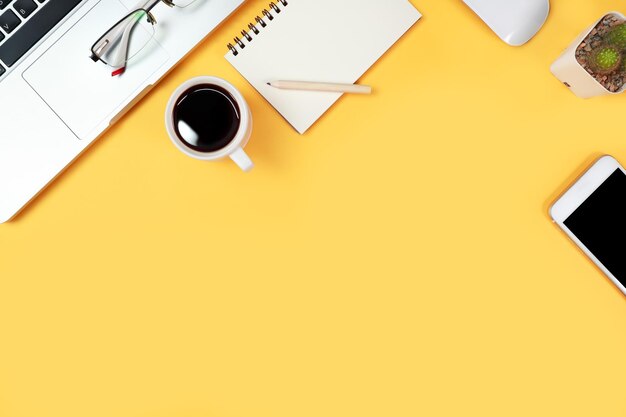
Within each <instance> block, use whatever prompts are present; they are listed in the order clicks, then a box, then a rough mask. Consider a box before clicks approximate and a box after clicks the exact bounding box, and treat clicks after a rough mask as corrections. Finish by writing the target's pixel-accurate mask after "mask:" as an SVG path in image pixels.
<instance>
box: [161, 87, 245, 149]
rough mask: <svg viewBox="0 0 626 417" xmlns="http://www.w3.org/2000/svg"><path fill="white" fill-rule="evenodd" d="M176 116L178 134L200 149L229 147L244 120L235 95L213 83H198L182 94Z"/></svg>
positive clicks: (192, 147) (177, 104)
mask: <svg viewBox="0 0 626 417" xmlns="http://www.w3.org/2000/svg"><path fill="white" fill-rule="evenodd" d="M173 116H174V129H175V130H176V134H177V135H178V138H179V139H180V140H181V141H182V142H183V143H184V144H185V145H187V146H188V147H190V148H191V149H193V150H195V151H198V152H215V151H218V150H220V149H222V148H224V147H226V146H227V145H228V144H229V143H230V142H231V141H232V140H233V139H234V138H235V136H236V135H237V131H239V125H240V123H241V115H240V111H239V106H238V105H237V102H236V101H235V99H234V98H233V97H232V96H231V95H230V93H228V91H226V90H224V89H223V88H221V87H218V86H216V85H212V84H200V85H195V86H193V87H191V88H190V89H189V90H187V91H185V92H184V93H183V94H181V96H180V97H179V98H178V100H177V101H176V104H175V106H174V114H173Z"/></svg>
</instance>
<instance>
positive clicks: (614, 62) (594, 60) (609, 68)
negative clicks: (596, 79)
mask: <svg viewBox="0 0 626 417" xmlns="http://www.w3.org/2000/svg"><path fill="white" fill-rule="evenodd" d="M621 64H622V51H621V50H620V49H619V48H617V47H615V46H613V45H604V46H600V47H598V48H597V49H596V50H595V51H593V53H592V54H591V56H590V57H589V65H590V67H591V69H592V70H593V71H594V72H596V73H598V74H610V73H612V72H613V71H615V70H616V69H618V68H619V67H620V66H621Z"/></svg>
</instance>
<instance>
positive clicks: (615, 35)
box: [606, 23, 626, 50]
mask: <svg viewBox="0 0 626 417" xmlns="http://www.w3.org/2000/svg"><path fill="white" fill-rule="evenodd" d="M606 42H607V44H609V45H613V46H615V47H617V48H619V49H621V50H624V49H626V24H624V23H622V24H621V25H618V26H615V27H614V28H613V29H611V31H610V32H609V33H608V34H607V35H606Z"/></svg>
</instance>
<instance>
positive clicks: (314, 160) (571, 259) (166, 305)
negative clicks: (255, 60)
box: [0, 0, 626, 417]
mask: <svg viewBox="0 0 626 417" xmlns="http://www.w3.org/2000/svg"><path fill="white" fill-rule="evenodd" d="M266 3H267V1H263V0H254V1H249V2H248V3H247V4H246V5H244V7H243V8H242V9H241V10H240V11H238V12H237V13H236V15H235V16H234V17H232V18H231V19H230V20H229V21H228V22H226V24H224V25H223V26H222V27H221V28H220V29H219V30H218V31H217V32H216V33H215V34H214V35H212V36H211V37H210V38H209V39H208V40H207V41H206V42H205V43H204V44H202V45H201V46H200V47H199V48H198V49H197V50H196V51H195V52H194V53H193V54H191V55H190V56H189V58H188V59H186V60H185V62H184V63H183V64H182V65H180V66H179V67H178V68H177V69H175V70H174V71H173V72H172V73H171V74H170V75H169V76H168V77H167V78H166V79H165V80H164V82H163V83H162V84H161V85H160V86H159V87H158V88H156V89H155V90H154V91H153V92H152V93H151V94H150V95H149V96H148V97H146V98H145V99H144V100H143V101H142V102H141V103H140V104H139V105H138V106H137V107H136V108H135V109H134V110H132V111H131V112H130V113H129V114H128V115H127V116H126V117H125V118H124V119H123V120H122V121H121V122H120V123H119V124H117V125H116V126H115V127H114V128H112V129H111V130H110V131H109V132H108V133H107V134H106V135H105V136H104V137H103V138H102V139H100V140H99V141H98V142H97V143H96V144H95V145H94V146H93V147H92V148H91V149H90V150H88V151H87V152H86V153H85V154H84V155H83V156H82V157H81V158H80V159H79V160H78V161H77V162H76V163H75V164H74V166H73V167H71V168H70V169H69V170H68V171H66V173H65V174H63V175H62V176H61V177H60V178H59V179H58V180H57V181H56V182H55V183H54V184H53V185H52V186H50V187H49V188H48V189H47V191H45V192H44V193H43V194H42V195H41V196H40V197H39V198H38V199H37V200H36V201H34V202H33V203H32V204H31V205H30V206H29V208H27V209H26V210H24V211H23V212H22V214H21V215H19V217H17V218H16V219H15V221H13V222H11V223H9V224H5V225H2V226H0V416H1V417H111V416H116V417H131V416H132V417H171V416H177V417H382V416H399V417H403V416H406V417H408V416H481V417H485V416H494V417H495V416H498V417H501V416H523V417H527V416H550V417H554V416H568V417H574V416H581V417H583V416H584V417H589V416H605V417H617V416H620V417H623V416H625V415H626V401H625V396H626V355H625V352H626V297H624V296H622V295H621V294H620V293H619V292H618V291H617V290H615V289H614V288H613V287H612V286H611V284H610V283H609V282H608V281H607V280H606V279H605V278H604V277H603V276H602V275H601V273H600V272H599V271H598V270H597V269H596V268H595V267H594V266H593V265H592V264H591V263H590V262H589V261H588V260H587V259H586V258H585V257H584V256H583V255H582V254H581V253H579V251H578V250H577V249H576V248H575V247H574V246H573V245H572V244H571V243H570V242H569V241H568V240H567V239H566V237H565V236H564V235H563V234H561V233H560V232H559V230H558V229H557V228H556V227H555V226H554V225H553V224H552V223H551V222H550V221H549V219H548V216H547V208H548V205H549V203H550V202H551V200H552V199H553V198H554V197H555V196H556V195H557V194H558V192H559V191H561V190H562V189H563V187H564V186H565V185H566V184H567V183H568V181H570V180H571V179H573V178H574V176H575V175H576V174H577V173H579V172H580V170H581V169H582V168H583V167H584V166H585V165H586V164H588V163H590V162H591V161H592V160H593V159H594V158H596V157H597V156H599V155H601V154H603V153H609V154H612V155H614V156H615V157H617V158H618V159H621V161H622V162H624V163H626V139H624V134H623V127H622V126H621V120H622V119H623V115H624V109H625V108H626V107H625V105H626V96H617V97H608V98H599V99H593V100H589V101H584V100H580V99H578V98H576V97H575V96H573V95H572V94H571V93H570V92H569V91H567V89H566V88H565V87H563V86H562V85H561V84H560V83H559V82H558V81H557V80H556V79H554V78H553V76H552V75H551V74H550V72H549V65H550V63H551V62H552V60H553V59H554V58H556V57H557V56H558V55H559V53H560V52H561V51H562V50H563V48H564V47H565V46H566V45H567V44H568V43H569V42H570V41H572V40H573V39H574V38H575V36H576V35H578V33H579V32H580V31H582V30H583V29H584V28H585V27H586V26H588V25H589V24H591V22H593V21H594V20H595V19H596V18H598V17H599V16H600V15H601V14H602V13H604V12H605V11H608V10H613V9H619V8H620V7H621V8H622V11H624V7H625V6H626V2H624V1H622V0H619V1H618V0H613V1H609V0H552V12H551V16H550V18H549V20H548V22H547V24H546V26H545V28H544V29H543V30H542V31H541V33H540V34H539V35H538V36H537V37H536V38H535V39H534V40H532V41H531V42H530V43H529V44H528V45H526V46H524V47H521V48H512V47H509V46H506V45H505V44H504V43H502V42H501V41H500V40H499V39H497V38H496V36H495V35H493V34H492V33H491V32H490V31H489V30H488V29H487V28H486V27H485V26H484V25H483V24H482V23H481V21H480V20H479V19H478V18H477V17H475V16H474V15H473V13H472V12H471V11H470V10H469V9H468V8H466V7H465V6H464V5H463V4H461V2H460V1H459V0H421V1H417V0H415V1H414V4H415V5H416V6H417V7H418V8H419V9H420V10H421V11H422V12H423V13H424V18H423V19H422V20H421V21H420V22H419V23H418V24H417V25H416V26H415V27H414V28H413V29H412V30H411V31H410V33H409V34H408V35H407V36H406V37H404V38H403V39H402V40H401V41H400V42H399V44H398V45H397V46H396V47H395V48H394V49H393V50H392V51H391V52H390V53H389V54H387V55H386V56H385V57H384V59H382V60H381V61H380V62H379V63H378V64H377V65H376V66H375V67H374V68H373V69H372V70H371V71H369V72H368V73H367V74H366V75H365V77H363V79H362V82H364V83H367V84H371V85H373V86H374V87H375V89H376V93H375V94H374V95H373V96H371V97H356V96H351V97H345V98H343V99H342V100H341V101H340V102H339V103H338V105H336V106H335V107H334V108H333V109H332V110H331V111H330V112H329V113H328V114H327V115H326V116H325V117H324V118H323V119H322V120H321V121H320V122H319V123H317V124H316V125H315V126H314V127H313V128H312V130H310V132H309V133H308V134H306V135H305V136H300V135H298V134H297V133H296V132H295V131H294V130H292V128H291V127H289V126H288V124H287V123H286V122H285V121H284V120H283V119H282V118H281V117H280V116H279V115H278V114H277V113H275V111H274V110H273V109H272V108H271V107H270V105H269V104H268V103H266V102H265V101H264V100H263V99H262V98H261V97H260V96H259V95H258V94H257V93H256V92H255V91H254V90H253V89H252V88H251V87H250V86H249V85H248V84H247V82H246V81H245V80H244V79H243V78H242V77H241V76H239V74H238V73H237V72H236V71H235V70H234V69H233V68H232V67H231V66H230V65H229V64H228V63H227V62H226V60H225V59H224V58H223V55H224V54H225V52H226V50H225V44H226V43H227V42H228V41H229V40H230V38H231V37H232V36H233V35H234V34H236V33H238V32H239V30H240V29H242V28H243V27H245V26H246V24H247V22H248V21H249V20H250V18H251V17H253V16H254V15H256V12H257V11H259V9H260V8H262V7H264V6H266ZM382 3H384V2H381V4H382ZM197 75H216V76H220V77H224V78H226V79H228V80H230V81H231V82H233V83H234V84H235V85H236V86H237V87H239V88H240V89H241V90H242V92H243V93H244V95H245V96H246V98H247V99H248V100H249V102H250V105H251V107H252V111H253V114H254V118H255V122H256V126H255V128H256V129H255V132H254V136H253V138H252V141H251V143H250V145H249V147H248V150H249V153H250V155H251V156H252V157H253V159H254V160H255V162H256V163H257V167H256V169H255V170H254V171H253V172H252V173H250V174H248V175H246V174H243V173H242V172H240V171H238V169H237V168H236V167H235V166H234V164H232V163H231V162H228V161H225V162H219V163H203V162H199V161H195V160H192V159H189V158H187V157H185V156H183V155H182V154H181V153H180V152H178V151H177V150H175V148H174V147H173V146H172V144H171V143H170V142H169V140H168V139H167V137H166V134H165V131H164V128H163V122H162V118H163V112H164V106H165V104H166V101H167V99H168V97H169V95H170V93H171V92H172V91H173V90H174V88H175V87H176V86H178V85H179V84H180V83H182V82H183V81H184V80H186V79H188V78H191V77H194V76H197Z"/></svg>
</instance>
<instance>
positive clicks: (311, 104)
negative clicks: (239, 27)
mask: <svg viewBox="0 0 626 417" xmlns="http://www.w3.org/2000/svg"><path fill="white" fill-rule="evenodd" d="M275 3H276V5H277V6H278V7H279V8H280V13H276V11H275V10H273V9H272V8H268V11H269V12H270V13H271V14H272V16H273V19H272V20H269V18H268V17H267V16H264V15H263V14H259V16H260V17H261V18H263V20H264V22H265V23H266V26H265V27H262V25H261V24H260V23H258V22H257V23H256V24H255V26H256V27H257V28H258V31H259V33H258V34H255V33H254V32H253V31H252V30H250V31H249V34H250V36H251V38H252V40H248V39H246V38H245V37H242V39H241V42H243V44H244V45H245V46H244V47H243V48H241V46H240V45H238V44H237V43H234V44H233V45H234V47H235V49H236V50H237V54H236V55H235V53H233V52H232V51H230V52H229V53H228V54H227V55H226V59H228V61H229V62H230V63H231V64H232V65H233V66H234V67H235V68H236V69H237V71H239V72H240V73H241V74H242V75H243V76H244V77H245V78H246V79H247V80H248V81H249V82H250V83H251V84H252V85H253V86H254V88H256V89H257V90H258V91H259V92H260V93H261V94H262V95H263V97H265V99H267V100H268V101H269V102H270V103H271V104H272V105H273V106H274V107H275V108H276V110H278V111H279V112H280V114H282V115H283V117H284V118H285V119H286V120H287V121H288V122H289V123H291V125H292V126H293V127H294V128H295V129H296V130H297V131H298V132H300V133H304V132H305V131H306V130H307V129H308V128H309V127H311V125H313V123H315V121H317V120H318V119H319V118H320V117H321V116H322V115H323V114H324V113H325V112H326V111H327V110H328V109H329V108H330V107H331V106H332V105H333V103H335V102H336V101H337V100H338V99H339V98H340V97H341V94H340V93H326V92H310V91H306V92H305V91H288V90H279V89H276V88H274V87H270V86H268V85H267V83H268V82H270V81H275V80H294V81H316V82H331V83H350V84H352V83H355V82H356V81H357V80H358V79H359V78H360V77H361V76H362V75H363V74H364V73H365V72H366V71H367V70H368V69H369V68H370V67H371V66H372V65H373V64H374V63H375V62H376V61H377V60H378V59H379V58H380V57H381V56H382V55H383V54H384V53H385V52H386V51H387V50H388V49H389V48H390V47H391V46H392V45H393V44H394V43H396V41H397V40H398V39H400V37H401V36H402V35H403V34H404V33H405V32H406V31H407V30H408V29H409V28H411V26H413V24H415V22H417V20H418V19H419V18H420V17H421V15H420V13H419V12H418V11H417V10H416V9H415V7H413V6H412V5H411V3H410V2H409V1H408V0H288V4H287V5H283V4H282V3H281V2H279V1H275ZM240 37H241V36H240Z"/></svg>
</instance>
